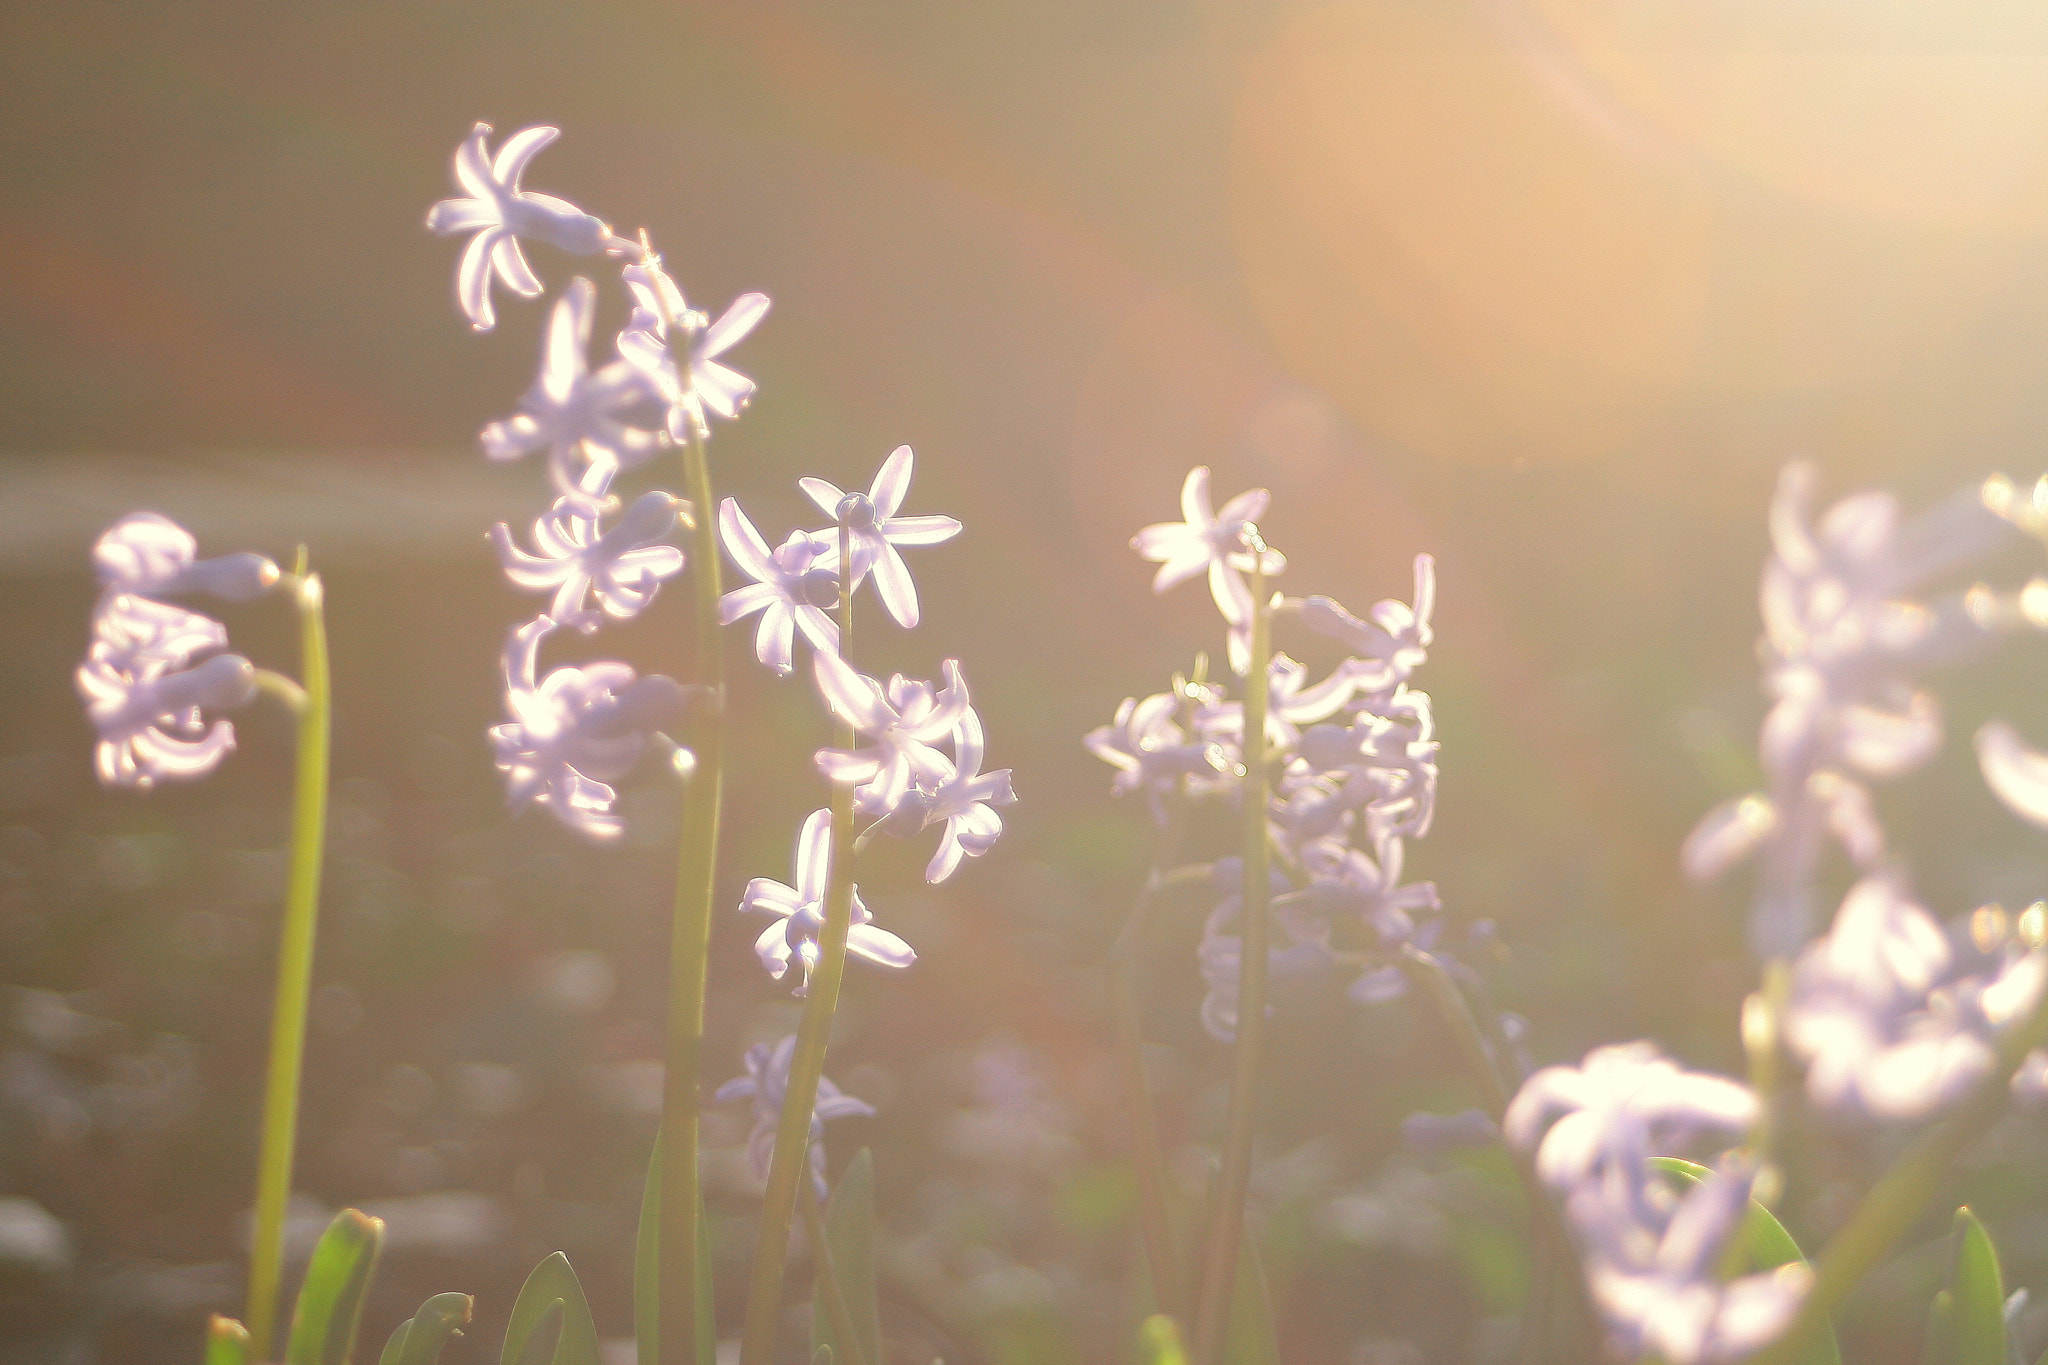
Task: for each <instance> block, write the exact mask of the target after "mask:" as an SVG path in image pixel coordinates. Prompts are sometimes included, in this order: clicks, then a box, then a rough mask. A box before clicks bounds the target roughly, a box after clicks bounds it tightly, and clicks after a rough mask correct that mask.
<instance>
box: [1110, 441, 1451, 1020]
mask: <svg viewBox="0 0 2048 1365" xmlns="http://www.w3.org/2000/svg"><path fill="white" fill-rule="evenodd" d="M1268 500H1269V499H1268V494H1267V492H1266V490H1264V489H1253V490H1252V491H1250V492H1248V493H1241V494H1239V495H1238V496H1237V497H1235V498H1232V499H1231V500H1230V501H1229V502H1227V503H1225V504H1224V507H1223V510H1222V512H1221V513H1214V512H1212V511H1211V508H1210V497H1209V471H1208V470H1207V469H1202V468H1197V469H1195V470H1193V471H1192V472H1190V473H1189V474H1188V476H1187V480H1186V482H1185V483H1184V484H1183V485H1182V488H1181V509H1182V514H1183V516H1184V517H1185V520H1184V521H1181V522H1171V523H1161V524H1159V525H1154V526H1148V527H1146V528H1144V529H1143V530H1142V531H1140V532H1138V534H1137V536H1136V537H1135V538H1134V539H1133V540H1132V542H1131V545H1132V548H1134V549H1136V550H1137V551H1138V552H1139V553H1140V554H1141V555H1143V556H1144V557H1145V558H1147V559H1153V560H1158V561H1161V563H1160V568H1159V572H1158V574H1157V575H1156V576H1155V578H1154V579H1153V588H1154V590H1155V591H1165V590H1166V589H1168V588H1171V587H1172V586H1174V585H1175V584H1176V583H1180V582H1184V581H1186V580H1187V579H1189V578H1193V577H1195V576H1197V575H1198V574H1202V573H1204V572H1206V573H1207V576H1208V580H1209V589H1210V594H1211V596H1212V597H1213V598H1214V599H1215V602H1216V607H1217V610H1218V611H1219V612H1220V613H1221V614H1222V616H1223V620H1224V624H1225V626H1226V627H1227V629H1228V631H1229V641H1230V644H1229V654H1230V658H1231V661H1232V667H1233V669H1234V670H1235V671H1237V672H1238V673H1239V675H1240V676H1242V675H1243V674H1244V672H1245V671H1246V670H1247V669H1248V668H1249V667H1250V665H1251V659H1250V654H1249V649H1250V639H1251V636H1250V629H1251V622H1252V615H1253V596H1252V588H1251V586H1250V584H1248V583H1247V582H1246V580H1245V575H1246V574H1247V573H1251V572H1253V571H1254V570H1257V571H1258V573H1259V575H1260V576H1261V577H1264V576H1267V575H1272V574H1277V573H1279V572H1281V571H1282V570H1284V569H1285V568H1286V564H1287V560H1286V557H1285V556H1284V555H1282V554H1281V553H1280V552H1279V551H1277V550H1274V549H1272V548H1271V547H1270V546H1268V545H1266V544H1265V542H1264V540H1263V538H1262V537H1261V536H1260V534H1259V532H1258V528H1257V526H1256V524H1255V523H1254V521H1253V518H1255V517H1256V516H1258V515H1259V514H1261V513H1263V512H1264V510H1265V508H1266V505H1267V502H1268ZM1435 598H1436V569H1435V563H1434V561H1433V560H1432V559H1431V558H1430V557H1429V556H1428V555H1419V556H1417V557H1416V560H1415V591H1414V598H1413V601H1412V602H1397V601H1385V602H1381V603H1379V604H1377V605H1376V606H1374V607H1373V608H1372V609H1371V610H1370V611H1369V612H1368V613H1367V614H1366V616H1365V617H1364V618H1360V617H1358V616H1354V615H1353V614H1352V613H1351V612H1349V611H1347V610H1346V609H1345V608H1344V607H1343V606H1341V605H1340V604H1338V603H1337V602H1335V601H1332V600H1331V599H1330V598H1327V597H1310V598H1308V599H1306V600H1295V599H1286V598H1282V599H1278V610H1279V612H1280V613H1281V614H1282V615H1289V616H1292V617H1294V618H1295V619H1298V620H1299V621H1300V623H1301V624H1303V625H1305V626H1307V627H1308V629H1309V630H1310V631H1312V632H1314V633H1315V634H1316V635H1319V636H1322V637H1325V638H1326V639H1328V640H1331V641H1334V642H1335V643H1336V644H1338V645H1339V646H1340V647H1342V648H1344V649H1345V650H1347V651H1349V653H1348V655H1347V657H1345V658H1343V659H1342V660H1341V661H1339V662H1338V663H1337V664H1336V665H1335V667H1333V668H1332V669H1331V670H1330V671H1329V673H1328V674H1327V675H1325V676H1324V677H1322V678H1320V679H1312V675H1311V673H1310V671H1309V669H1308V667H1307V666H1306V665H1304V664H1302V663H1300V662H1298V661H1297V660H1295V659H1293V658H1291V657H1289V656H1288V655H1286V654H1274V655H1273V656H1272V658H1271V659H1270V660H1269V662H1268V665H1267V669H1266V677H1265V688H1266V722H1265V724H1266V731H1265V736H1264V738H1265V746H1264V751H1265V753H1266V757H1267V764H1268V768H1269V770H1270V771H1271V772H1272V773H1273V774H1274V775H1275V780H1274V782H1273V786H1272V790H1271V794H1270V805H1269V808H1268V812H1267V821H1268V828H1269V830H1270V834H1271V838H1272V844H1273V848H1274V850H1275V851H1276V853H1277V854H1278V867H1277V868H1276V870H1275V871H1274V873H1273V877H1274V881H1273V891H1274V895H1273V897H1272V902H1271V904H1272V913H1273V921H1274V924H1275V925H1276V926H1277V928H1278V929H1279V931H1280V932H1279V934H1278V935H1276V936H1273V937H1272V938H1271V940H1270V941H1271V942H1272V944H1273V946H1272V948H1271V949H1270V954H1271V965H1272V969H1273V970H1274V971H1275V972H1279V973H1297V974H1298V973H1304V972H1309V971H1313V970H1316V969H1317V968H1318V967H1320V966H1323V965H1326V964H1329V963H1332V962H1334V961H1335V960H1336V953H1337V952H1338V951H1340V950H1344V951H1352V952H1355V951H1357V950H1359V949H1361V948H1363V949H1365V950H1366V951H1367V952H1368V954H1369V955H1371V956H1373V957H1375V958H1377V959H1379V960H1377V961H1376V962H1374V963H1373V964H1372V965H1369V966H1368V967H1366V969H1365V970H1364V971H1363V972H1362V973H1361V974H1360V975H1359V976H1358V977H1357V978H1356V980H1354V982H1353V983H1352V986H1351V994H1352V996H1353V998H1354V999H1358V1000H1362V1001H1371V1000H1382V999H1386V998H1388V997H1389V996H1391V995H1395V994H1398V993H1399V992H1400V990H1401V988H1402V981H1403V977H1402V975H1401V972H1400V970H1399V969H1398V968H1397V967H1394V966H1391V965H1389V964H1388V963H1387V962H1386V961H1385V960H1384V959H1385V955H1386V954H1388V953H1390V952H1394V951H1398V949H1399V948H1400V947H1401V946H1402V945H1404V944H1408V943H1411V942H1415V941H1417V940H1418V938H1419V939H1420V940H1421V941H1422V942H1424V943H1425V944H1426V943H1427V942H1428V941H1429V940H1430V939H1431V938H1432V937H1433V935H1434V933H1435V932H1436V926H1435V925H1434V923H1428V924H1418V920H1417V917H1418V916H1425V917H1426V916H1430V915H1433V914H1434V913H1435V912H1436V911H1437V910H1438V909H1439V908H1440V902H1439V900H1438V897H1437V892H1436V887H1435V886H1434V885H1433V884H1431V883H1429V882H1403V881H1402V879H1401V878H1402V865H1403V861H1404V847H1405V844H1404V841H1405V840H1407V839H1409V838H1414V837H1420V836H1422V835H1424V834H1427V833H1428V832H1429V825H1430V819H1431V816H1432V814H1433V812H1434V810H1435V807H1436V781H1437V765H1436V750H1437V744H1436V739H1435V728H1434V724H1433V722H1432V720H1431V716H1430V704H1429V696H1428V694H1427V693H1424V692H1420V691H1417V690H1415V689H1414V688H1411V687H1410V686H1409V685H1408V683H1409V679H1410V677H1411V676H1412V675H1413V674H1414V671H1415V670H1416V669H1417V668H1419V667H1420V666H1421V665H1422V663H1423V662H1424V660H1425V659H1426V658H1427V657H1428V648H1429V645H1430V642H1431V639H1432V635H1431V630H1430V623H1429V618H1430V612H1431V609H1432V607H1433V604H1434V602H1435ZM1246 685H1249V684H1246ZM1083 743H1085V744H1086V745H1087V747H1088V749H1089V751H1090V752H1092V753H1094V754H1095V755H1096V757H1098V758H1100V759H1102V760H1103V761H1104V762H1106V763H1108V764H1110V766H1112V767H1114V768H1115V769H1116V770H1117V774H1116V777H1115V779H1114V780H1113V783H1112V788H1113V790H1115V791H1116V792H1118V793H1119V794H1122V793H1127V792H1139V791H1141V792H1143V793H1144V794H1145V796H1146V798H1147V800H1148V801H1149V802H1150V805H1151V810H1152V814H1153V818H1154V819H1155V821H1157V822H1158V823H1159V824H1161V825H1162V826H1163V825H1165V824H1166V823H1167V822H1168V820H1169V815H1170V810H1171V807H1172V806H1173V804H1174V803H1176V802H1178V801H1183V800H1190V799H1200V798H1204V797H1221V798H1223V799H1225V800H1231V801H1235V800H1237V799H1239V789H1240V784H1241V781H1242V778H1243V775H1244V763H1245V759H1244V752H1245V735H1244V705H1243V703H1242V702H1241V701H1232V700H1229V699H1228V697H1227V695H1226V692H1225V690H1224V689H1223V688H1222V687H1221V686H1219V685H1217V684H1214V683H1211V682H1208V681H1206V680H1196V681H1190V680H1188V679H1185V678H1176V679H1175V680H1174V684H1173V687H1172V689H1171V690H1170V691H1167V692H1161V693H1156V694H1154V695H1152V696H1149V697H1145V698H1142V699H1140V698H1135V697H1132V698H1126V699H1125V700H1124V701H1123V703H1122V704H1121V705H1120V706H1118V708H1117V712H1116V717H1115V719H1114V720H1113V721H1112V722H1111V723H1110V724H1108V725H1104V726H1100V727H1098V728H1096V729H1095V730H1093V731H1091V732H1090V733H1089V734H1088V735H1087V736H1085V737H1084V739H1083ZM1216 867H1217V890H1218V893H1219V895H1220V897H1221V899H1220V900H1219V902H1218V904H1217V906H1216V908H1215V910H1214V911H1213V912H1212V913H1211V914H1210V915H1209V918H1208V922H1207V926H1206V928H1205V931H1204V934H1203V938H1202V943H1201V946H1200V948H1199V949H1198V957H1199V962H1200V965H1201V970H1202V976H1203V979H1204V981H1205V982H1207V984H1208V988H1209V990H1208V996H1207V998H1206V999H1205V1000H1204V1002H1203V1006H1202V1020H1203V1023H1204V1024H1205V1025H1206V1026H1207V1027H1208V1029H1209V1031H1210V1032H1211V1033H1212V1034H1214V1035H1215V1036H1216V1037H1218V1038H1220V1039H1224V1040H1228V1039H1229V1038H1231V1037H1232V1036H1234V1034H1235V1033H1236V1029H1237V990H1238V985H1237V983H1238V978H1239V975H1240V960H1241V957H1242V927H1241V925H1240V924H1239V920H1240V917H1241V915H1242V913H1243V904H1242V886H1243V874H1242V871H1241V867H1240V865H1239V864H1238V863H1237V862H1236V861H1235V860H1234V859H1226V860H1224V861H1223V862H1220V863H1218V864H1217V865H1216Z"/></svg>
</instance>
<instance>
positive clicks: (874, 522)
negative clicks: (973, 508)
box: [797, 446, 960, 630]
mask: <svg viewBox="0 0 2048 1365" xmlns="http://www.w3.org/2000/svg"><path fill="white" fill-rule="evenodd" d="M910 468H911V456H910V447H909V446H897V447H896V449H895V450H893V451H891V452H890V453H889V458H888V459H886V460H884V461H882V467H881V469H880V470H878V471H876V474H875V481H874V483H872V484H870V485H869V487H868V491H867V492H866V493H853V494H847V493H842V492H841V491H840V490H839V486H838V485H837V484H834V483H830V482H827V481H826V480H824V479H798V480H797V486H798V487H799V488H801V489H803V490H804V492H805V493H807V494H809V495H810V499H811V501H812V502H814V503H816V504H817V505H818V507H819V508H820V509H821V510H822V511H823V512H824V513H825V515H827V516H829V517H831V518H832V519H833V520H834V521H835V522H838V523H842V524H843V525H844V526H845V528H846V531H847V537H848V544H849V547H850V550H851V558H852V560H853V586H854V587H856V588H858V587H859V586H860V585H861V580H863V579H864V578H866V577H867V576H868V574H869V573H870V572H872V573H873V574H874V576H875V591H876V593H878V594H879V595H880V596H881V599H882V605H883V607H885V608H886V609H887V610H888V612H889V615H891V616H893V617H895V618H896V624H897V625H899V626H902V627H903V628H904V629H905V630H909V629H910V628H911V627H913V626H915V625H916V624H917V584H916V583H915V582H913V581H912V580H911V577H910V570H909V568H908V567H907V566H906V565H905V564H904V563H903V556H902V555H900V554H898V553H896V547H897V546H899V545H938V544H941V543H942V542H944V541H948V540H951V539H952V538H953V537H954V536H957V535H959V534H960V523H959V522H958V521H956V520H955V519H954V518H952V517H937V516H920V517H900V516H898V515H896V513H897V511H898V510H899V509H900V508H901V507H902V506H903V499H904V496H905V495H906V494H908V493H909V492H910ZM819 534H820V535H832V536H835V538H836V535H837V531H836V529H835V530H832V531H821V532H819ZM835 543H836V539H835Z"/></svg>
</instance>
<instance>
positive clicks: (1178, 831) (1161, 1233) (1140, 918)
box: [1109, 799, 1207, 1317]
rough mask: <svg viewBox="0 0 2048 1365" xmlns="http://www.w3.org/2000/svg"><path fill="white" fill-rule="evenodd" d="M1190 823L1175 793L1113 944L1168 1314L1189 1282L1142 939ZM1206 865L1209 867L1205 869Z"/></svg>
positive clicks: (1159, 1284)
mask: <svg viewBox="0 0 2048 1365" xmlns="http://www.w3.org/2000/svg"><path fill="white" fill-rule="evenodd" d="M1186 829H1187V803H1186V801H1185V800H1180V799H1176V800H1175V801H1174V804H1173V810H1172V813H1171V815H1170V816H1169V817H1168V823H1167V826H1166V828H1165V829H1164V830H1162V831H1160V836H1159V851H1158V854H1157V856H1155V857H1154V858H1153V860H1152V866H1151V869H1150V870H1149V871H1148V872H1147V873H1146V874H1145V883H1144V885H1142V886H1140V887H1139V888H1138V895H1137V898H1136V900H1135V901H1134V902H1133V903H1132V905H1131V916H1130V918H1129V919H1128V920H1126V921H1125V922H1124V927H1123V930H1122V932H1120V933H1119V934H1118V935H1117V937H1116V942H1115V943H1114V944H1113V945H1111V947H1110V952H1109V955H1110V964H1109V966H1110V994H1111V1004H1112V1009H1113V1012H1114V1015H1115V1019H1116V1044H1117V1064H1118V1065H1117V1069H1118V1072H1119V1075H1120V1077H1121V1079H1122V1081H1123V1085H1124V1111H1125V1117H1126V1119H1127V1120H1128V1122H1129V1123H1130V1140H1131V1164H1132V1166H1133V1167H1134V1168H1135V1170H1136V1174H1137V1177H1138V1209H1139V1219H1140V1224H1141V1228H1142V1231H1143V1234H1144V1238H1145V1258H1146V1261H1147V1263H1148V1265H1149V1268H1150V1270H1151V1275H1152V1301H1153V1303H1155V1304H1156V1305H1157V1306H1158V1311H1159V1312H1162V1313H1165V1314H1168V1315H1169V1316H1173V1317H1179V1316H1181V1314H1182V1311H1183V1310H1182V1306H1181V1303H1180V1300H1181V1296H1182V1294H1183V1293H1184V1291H1185V1287H1186V1282H1185V1281H1184V1280H1182V1278H1181V1269H1180V1256H1179V1254H1178V1252H1177V1251H1176V1250H1175V1246H1174V1236H1173V1217H1172V1214H1171V1211H1170V1209H1169V1207H1168V1204H1167V1198H1166V1157H1165V1153H1164V1150H1163V1148H1162V1147H1161V1145H1160V1142H1159V1124H1158V1119H1157V1117H1156V1116H1155V1115H1154V1113H1153V1111H1152V1090H1151V1087H1150V1086H1149V1085H1148V1084H1147V1083H1146V1080H1145V1036H1144V1028H1143V1025H1142V1023H1141V1021H1140V1019H1139V1015H1138V945H1139V944H1140V943H1141V942H1142V941H1143V938H1144V933H1145V922H1146V920H1147V919H1148V918H1149V917H1150V914H1151V909H1152V902H1153V901H1154V900H1155V899H1156V898H1157V897H1158V895H1159V892H1160V889H1161V888H1162V887H1163V886H1164V885H1165V884H1166V881H1167V878H1166V874H1165V873H1164V872H1163V871H1162V868H1163V866H1164V865H1165V864H1166V863H1168V862H1170V861H1171V860H1172V859H1173V856H1174V853H1175V851H1176V850H1177V849H1178V848H1179V846H1180V842H1181V838H1182V836H1183V834H1184V833H1185V831H1186ZM1204 870H1205V871H1206V870H1207V869H1206V868H1205V869H1204Z"/></svg>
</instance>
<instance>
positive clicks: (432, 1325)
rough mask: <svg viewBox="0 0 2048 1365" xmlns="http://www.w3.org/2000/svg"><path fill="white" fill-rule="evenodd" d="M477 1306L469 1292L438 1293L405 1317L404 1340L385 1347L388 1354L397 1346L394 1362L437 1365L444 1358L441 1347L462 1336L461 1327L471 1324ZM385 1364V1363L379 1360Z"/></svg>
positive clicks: (381, 1363)
mask: <svg viewBox="0 0 2048 1365" xmlns="http://www.w3.org/2000/svg"><path fill="white" fill-rule="evenodd" d="M475 1309H476V1300H475V1299H472V1298H471V1297H470V1296H469V1295H467V1294H436V1295H434V1297H433V1298H431V1299H428V1300H427V1301H426V1302H425V1303H423V1304H421V1305H420V1311H419V1312H417V1313H415V1314H413V1315H412V1316H411V1317H410V1318H408V1319H406V1334H405V1339H404V1340H403V1341H399V1340H398V1339H397V1338H395V1337H394V1338H393V1339H392V1341H391V1343H389V1344H387V1345H386V1346H385V1347H384V1350H385V1353H386V1354H389V1353H390V1351H391V1347H392V1346H393V1345H396V1346H397V1347H398V1357H397V1361H396V1363H395V1365H435V1362H437V1361H439V1360H440V1359H441V1348H442V1347H443V1346H446V1345H447V1344H448V1338H450V1337H459V1336H461V1335H462V1329H463V1328H464V1327H467V1326H468V1325H469V1318H470V1314H471V1313H472V1312H474V1311H475ZM378 1365H383V1362H382V1361H380V1362H378Z"/></svg>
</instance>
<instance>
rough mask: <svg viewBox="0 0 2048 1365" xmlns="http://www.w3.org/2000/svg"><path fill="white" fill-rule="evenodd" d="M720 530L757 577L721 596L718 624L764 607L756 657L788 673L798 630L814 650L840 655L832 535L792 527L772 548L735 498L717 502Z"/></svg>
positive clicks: (736, 558)
mask: <svg viewBox="0 0 2048 1365" xmlns="http://www.w3.org/2000/svg"><path fill="white" fill-rule="evenodd" d="M718 533H719V538H720V539H721V540H722V541H724V543H725V552H726V554H728V555H730V556H731V557H732V562H733V563H734V564H736V565H738V566H739V569H740V572H742V573H744V574H746V576H747V577H749V578H751V579H753V580H754V581H753V582H752V583H749V584H747V585H746V586H745V587H740V588H734V589H733V590H732V591H731V592H729V593H727V594H726V595H725V596H723V597H721V598H719V599H718V620H719V623H720V624H721V625H728V626H729V625H731V624H732V623H733V622H735V621H737V620H739V619H740V618H741V617H742V616H747V615H750V614H752V613H754V612H757V611H758V612H760V613H761V624H760V626H759V628H758V629H756V630H755V632H754V657H756V658H757V659H759V660H760V661H761V662H762V663H763V664H766V665H767V666H768V667H769V668H772V669H774V670H775V671H776V672H777V673H780V674H782V675H784V676H785V677H786V676H788V674H789V671H790V669H791V668H793V667H794V666H795V665H794V662H793V660H794V656H795V653H796V632H797V631H798V630H802V631H803V633H804V638H805V639H807V640H809V641H810V642H811V648H812V649H815V650H818V651H820V652H821V653H825V654H837V653H838V652H839V623H838V622H836V621H834V620H833V619H832V618H831V616H830V615H828V614H827V613H828V612H829V610H830V609H831V608H832V607H833V606H835V605H836V604H837V603H838V601H839V572H838V564H839V551H838V549H837V547H836V545H835V543H834V540H833V538H832V537H831V536H830V535H827V534H824V533H817V534H813V533H811V532H807V531H792V532H790V536H789V539H788V540H785V541H783V542H782V544H780V545H778V546H777V547H776V548H775V549H774V550H773V551H770V550H769V548H768V542H767V541H765V540H763V539H762V538H761V533H760V532H759V531H757V530H755V529H754V523H753V522H751V521H749V520H748V519H747V514H746V513H745V512H743V511H741V510H740V505H739V504H738V503H737V502H734V501H733V500H732V499H731V498H727V499H726V500H725V501H723V502H721V503H719V504H718Z"/></svg>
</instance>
